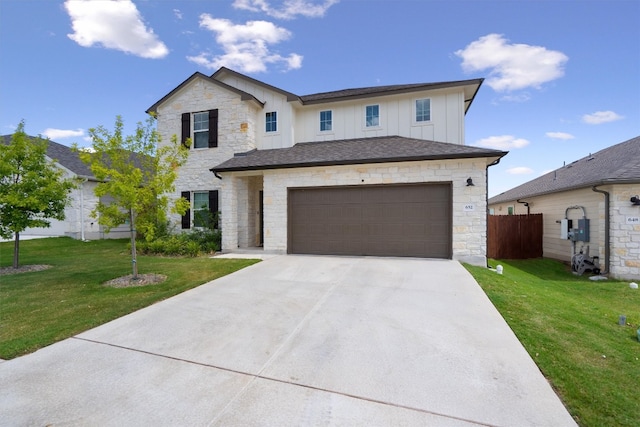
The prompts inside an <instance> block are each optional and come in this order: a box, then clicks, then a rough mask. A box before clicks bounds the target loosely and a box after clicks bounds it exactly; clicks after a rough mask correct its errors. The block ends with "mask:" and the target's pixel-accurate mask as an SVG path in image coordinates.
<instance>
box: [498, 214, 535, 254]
mask: <svg viewBox="0 0 640 427" xmlns="http://www.w3.org/2000/svg"><path fill="white" fill-rule="evenodd" d="M487 256H488V257H489V258H498V259H527V258H540V257H542V214H533V215H489V216H488V220H487Z"/></svg>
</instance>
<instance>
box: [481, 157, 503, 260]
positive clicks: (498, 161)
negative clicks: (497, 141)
mask: <svg viewBox="0 0 640 427" xmlns="http://www.w3.org/2000/svg"><path fill="white" fill-rule="evenodd" d="M500 159H501V157H498V158H497V159H495V160H494V161H493V162H491V163H489V164H488V165H487V169H486V170H485V173H484V181H485V183H484V188H485V192H484V198H485V202H484V205H485V206H486V212H485V215H486V218H485V227H488V224H489V168H490V167H491V166H495V165H497V164H498V163H500ZM484 247H485V248H487V249H489V233H485V239H484ZM487 268H491V266H490V265H489V258H487Z"/></svg>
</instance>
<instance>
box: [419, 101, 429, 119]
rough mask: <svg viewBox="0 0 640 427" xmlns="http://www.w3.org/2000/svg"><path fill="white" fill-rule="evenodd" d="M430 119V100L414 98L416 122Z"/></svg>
mask: <svg viewBox="0 0 640 427" xmlns="http://www.w3.org/2000/svg"><path fill="white" fill-rule="evenodd" d="M429 121H431V100H430V99H429V98H427V99H416V122H429Z"/></svg>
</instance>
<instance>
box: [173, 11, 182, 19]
mask: <svg viewBox="0 0 640 427" xmlns="http://www.w3.org/2000/svg"><path fill="white" fill-rule="evenodd" d="M173 15H174V16H175V17H176V19H180V20H182V12H181V11H180V9H173Z"/></svg>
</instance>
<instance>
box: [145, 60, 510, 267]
mask: <svg viewBox="0 0 640 427" xmlns="http://www.w3.org/2000/svg"><path fill="white" fill-rule="evenodd" d="M482 81H483V80H482V79H473V80H464V81H452V82H441V83H418V84H405V85H393V86H378V87H366V88H359V89H346V90H339V91H335V92H326V93H317V94H313V95H304V96H299V95H296V94H293V93H290V92H287V91H285V90H283V89H279V88H277V87H274V86H271V85H268V84H266V83H263V82H261V81H258V80H256V79H253V78H251V77H248V76H246V75H243V74H240V73H237V72H235V71H232V70H230V69H228V68H221V69H220V70H218V71H216V72H215V73H214V74H213V75H211V76H206V75H204V74H201V73H198V72H197V73H195V74H193V75H192V76H191V77H189V78H188V79H187V80H185V81H184V82H182V83H181V84H180V85H178V86H177V87H176V88H175V89H174V90H172V91H171V92H170V93H168V94H167V95H166V96H164V97H163V98H162V99H160V100H159V101H158V102H156V103H155V104H154V105H153V106H151V107H150V108H149V110H148V112H153V113H155V114H156V115H157V119H158V131H159V132H160V134H161V135H162V137H163V141H169V140H170V139H171V136H172V135H180V136H181V138H182V141H183V142H186V141H191V143H190V146H189V148H190V154H189V158H188V161H187V163H186V164H185V165H184V166H183V167H181V169H180V171H179V178H178V180H177V181H176V190H177V191H176V193H175V195H174V196H175V197H180V196H183V197H185V198H186V199H188V200H190V201H191V204H192V209H191V210H190V211H189V212H188V213H187V215H185V216H184V217H183V218H181V219H180V218H178V217H174V218H173V220H174V221H175V223H176V224H179V225H180V226H181V227H182V228H183V229H188V228H191V227H197V226H199V225H201V224H198V218H199V216H198V215H197V212H198V211H199V210H202V209H207V210H214V211H217V210H219V211H220V224H221V227H222V248H223V250H225V251H231V250H235V249H237V248H248V247H259V246H262V247H264V249H265V250H267V251H274V252H280V253H294V254H340V255H375V256H410V257H425V258H445V259H456V260H460V261H464V262H469V263H472V264H476V265H483V266H484V265H486V207H487V202H486V201H487V168H488V167H489V166H491V165H494V164H496V163H497V162H498V161H499V160H500V158H501V157H503V156H504V155H505V154H506V152H503V151H497V150H490V149H484V148H478V147H469V146H466V145H465V144H464V141H465V139H464V137H465V123H464V118H465V114H466V112H467V111H468V109H469V107H470V106H471V103H472V102H473V99H474V97H475V95H476V93H477V92H478V90H479V88H480V86H481V84H482Z"/></svg>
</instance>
